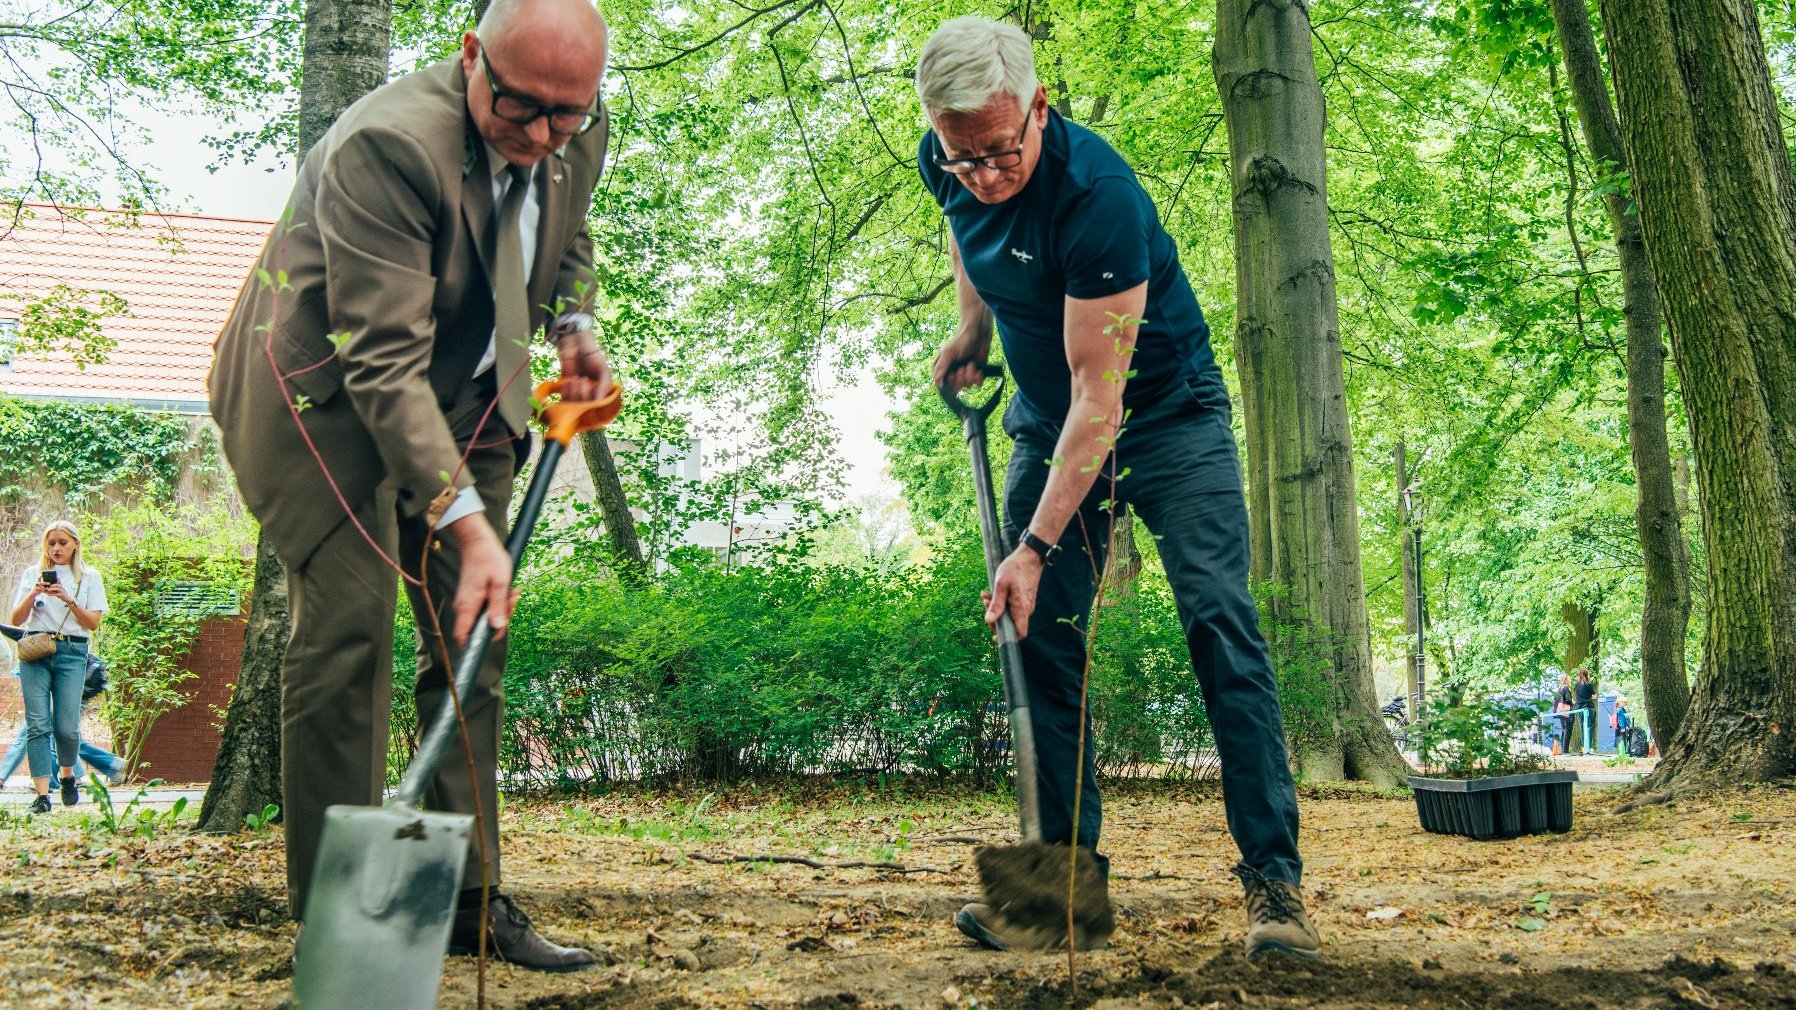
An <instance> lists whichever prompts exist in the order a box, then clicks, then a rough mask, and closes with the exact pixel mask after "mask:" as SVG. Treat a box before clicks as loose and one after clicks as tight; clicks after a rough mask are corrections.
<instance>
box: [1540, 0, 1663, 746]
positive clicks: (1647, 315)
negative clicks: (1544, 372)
mask: <svg viewBox="0 0 1796 1010" xmlns="http://www.w3.org/2000/svg"><path fill="white" fill-rule="evenodd" d="M1553 20H1554V22H1555V23H1556V24H1557V25H1558V29H1559V47H1560V50H1561V52H1562V53H1563V54H1564V56H1565V69H1566V79H1567V80H1568V81H1569V82H1570V85H1571V94H1572V102H1573V104H1575V105H1576V106H1577V109H1578V120H1579V121H1580V122H1581V123H1582V124H1583V125H1584V140H1585V143H1586V145H1588V146H1589V148H1590V158H1591V161H1593V162H1595V163H1596V164H1597V165H1598V166H1602V169H1603V170H1604V171H1612V172H1619V171H1621V170H1622V167H1623V166H1624V165H1626V163H1627V157H1626V154H1625V149H1624V146H1623V144H1622V139H1621V124H1620V123H1618V122H1616V120H1615V108H1614V106H1613V105H1611V104H1610V102H1609V87H1608V84H1607V82H1606V81H1605V79H1604V77H1603V63H1602V57H1601V56H1600V55H1598V53H1597V48H1596V36H1595V35H1594V33H1593V32H1592V31H1591V28H1590V11H1589V9H1588V8H1586V7H1585V6H1584V3H1583V0H1553ZM1603 200H1604V204H1605V206H1606V207H1607V209H1608V211H1609V224H1610V227H1612V228H1613V229H1614V230H1615V248H1616V252H1617V254H1618V256H1619V259H1620V263H1621V285H1622V315H1623V318H1624V319H1625V320H1626V323H1627V334H1628V447H1629V448H1630V449H1631V450H1632V451H1633V455H1634V487H1635V498H1634V524H1635V526H1636V527H1637V528H1638V530H1639V532H1640V553H1641V557H1642V560H1643V561H1644V562H1645V565H1646V600H1645V603H1644V605H1643V606H1642V608H1641V612H1640V679H1641V688H1642V691H1643V693H1644V694H1645V697H1644V699H1643V700H1644V701H1645V703H1646V717H1647V724H1648V725H1650V726H1651V727H1652V730H1653V732H1654V733H1655V734H1657V735H1658V736H1659V737H1660V738H1662V739H1670V738H1671V737H1673V736H1676V735H1677V730H1678V727H1679V726H1680V725H1682V723H1683V721H1684V710H1685V709H1686V708H1687V707H1689V704H1690V678H1689V675H1688V674H1687V673H1686V672H1685V669H1684V637H1685V635H1687V634H1688V631H1689V626H1690V550H1689V547H1688V546H1687V545H1686V544H1685V543H1684V526H1683V522H1682V520H1681V518H1680V516H1679V510H1678V505H1677V493H1676V490H1675V488H1676V479H1675V475H1674V471H1673V470H1672V466H1671V443H1670V439H1669V438H1668V437H1667V435H1666V431H1665V344H1664V342H1663V341H1662V340H1661V339H1660V311H1659V292H1658V290H1657V289H1656V288H1655V287H1654V286H1653V269H1652V263H1651V261H1650V260H1648V259H1647V255H1646V241H1645V239H1644V238H1642V237H1641V234H1640V218H1639V217H1638V216H1637V215H1635V214H1632V213H1630V212H1629V208H1628V195H1627V193H1626V191H1625V190H1623V189H1621V188H1618V187H1610V188H1608V189H1606V190H1605V196H1604V198H1603Z"/></svg>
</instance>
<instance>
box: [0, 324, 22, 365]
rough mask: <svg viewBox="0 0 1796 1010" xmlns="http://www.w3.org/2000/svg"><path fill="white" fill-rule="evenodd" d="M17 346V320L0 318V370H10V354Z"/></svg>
mask: <svg viewBox="0 0 1796 1010" xmlns="http://www.w3.org/2000/svg"><path fill="white" fill-rule="evenodd" d="M18 346H19V321H18V320H17V319H0V372H10V371H12V355H13V351H15V350H17V349H18Z"/></svg>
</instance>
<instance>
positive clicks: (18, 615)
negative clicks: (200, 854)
mask: <svg viewBox="0 0 1796 1010" xmlns="http://www.w3.org/2000/svg"><path fill="white" fill-rule="evenodd" d="M105 614H106V588H105V586H104V584H103V583H102V582H101V580H100V573H99V572H96V571H94V570H93V569H91V568H88V567H87V566H86V565H84V564H82V563H81V536H80V533H79V532H78V531H77V530H76V529H75V524H74V523H71V522H69V521H68V520H66V519H58V520H55V521H54V522H52V523H50V525H48V526H46V527H44V536H43V556H42V557H41V558H40V559H39V563H38V564H37V565H36V566H34V567H31V568H28V569H26V570H25V571H24V573H23V574H21V575H20V576H19V585H18V588H17V590H15V591H14V593H13V603H12V619H11V623H13V624H16V625H18V626H19V627H21V628H23V629H24V631H25V632H26V633H27V634H34V633H37V632H43V633H46V634H48V635H50V636H51V637H52V638H54V639H55V641H56V651H55V652H53V653H51V654H49V655H46V656H44V657H43V658H41V659H38V660H36V661H34V662H21V663H20V664H19V686H20V688H21V689H22V690H23V693H24V696H25V754H26V759H27V760H28V761H29V762H30V763H31V783H32V785H33V786H34V787H35V788H36V790H37V799H36V800H34V801H32V804H31V812H32V813H34V814H47V813H49V812H50V772H51V769H52V768H53V767H59V777H60V779H61V785H62V805H63V806H65V807H70V806H74V805H75V803H76V801H78V800H79V799H80V794H79V792H78V791H77V789H76V787H75V768H74V765H75V756H76V752H77V750H78V749H79V748H80V746H81V688H82V685H83V684H84V683H85V682H86V680H87V646H88V637H89V636H90V635H91V634H92V633H93V631H94V629H95V628H98V627H99V626H100V619H101V618H102V617H104V616H105ZM52 738H54V739H55V741H56V754H55V759H54V764H53V763H52V757H51V754H50V741H51V739H52Z"/></svg>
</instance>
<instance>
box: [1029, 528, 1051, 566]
mask: <svg viewBox="0 0 1796 1010" xmlns="http://www.w3.org/2000/svg"><path fill="white" fill-rule="evenodd" d="M1023 546H1024V547H1027V548H1029V549H1030V550H1032V551H1034V552H1035V553H1037V554H1039V555H1041V563H1042V564H1044V565H1051V564H1053V563H1054V559H1055V558H1057V557H1059V556H1060V545H1059V544H1051V543H1048V542H1047V541H1046V540H1043V539H1042V538H1041V537H1038V536H1036V535H1035V531H1034V530H1031V529H1024V530H1023Z"/></svg>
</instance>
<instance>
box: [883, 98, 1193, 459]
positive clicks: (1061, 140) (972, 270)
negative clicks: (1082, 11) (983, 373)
mask: <svg viewBox="0 0 1796 1010" xmlns="http://www.w3.org/2000/svg"><path fill="white" fill-rule="evenodd" d="M941 153H942V149H941V144H940V142H939V141H938V140H937V139H936V136H935V131H934V130H930V131H928V132H927V133H925V134H924V135H923V141H922V143H921V144H919V145H918V149H917V169H918V171H919V172H921V173H922V176H923V183H924V185H926V186H928V187H929V191H930V193H932V194H933V195H934V196H935V199H936V202H937V203H938V204H940V205H941V207H942V212H943V213H944V214H946V215H947V217H948V225H949V227H950V228H952V229H953V231H954V239H955V242H956V243H957V244H958V245H959V246H960V257H961V263H962V265H963V266H964V267H965V269H966V272H967V277H968V278H969V279H970V280H971V281H972V282H973V287H974V289H975V290H977V291H978V292H979V297H980V298H982V299H984V300H985V304H986V305H987V306H989V307H990V308H991V310H992V315H993V316H995V317H996V319H997V323H998V336H999V339H1001V340H1002V341H1003V344H1004V358H1005V361H1006V362H1007V363H1008V364H1009V366H1010V371H1011V374H1012V375H1013V376H1015V379H1016V389H1017V395H1018V396H1019V397H1021V398H1022V399H1023V400H1024V401H1026V402H1027V405H1028V406H1029V407H1030V408H1033V410H1034V411H1035V412H1036V413H1037V414H1039V415H1040V416H1041V419H1042V420H1044V421H1048V422H1050V423H1052V424H1055V425H1059V424H1060V423H1061V422H1063V421H1064V420H1065V419H1066V415H1067V411H1068V410H1070V409H1071V407H1072V379H1073V377H1072V369H1070V368H1069V367H1068V366H1067V363H1066V332H1065V327H1066V299H1067V298H1069V297H1070V298H1081V299H1086V298H1103V297H1105V296H1107V295H1114V294H1117V293H1118V292H1122V291H1127V290H1128V289H1130V288H1132V287H1135V286H1136V285H1138V284H1140V283H1141V282H1143V281H1146V282H1147V308H1146V310H1145V311H1144V313H1143V315H1144V317H1145V318H1146V320H1147V322H1145V323H1143V324H1142V326H1141V329H1140V333H1139V335H1138V337H1137V339H1136V343H1135V348H1136V349H1135V354H1134V356H1133V358H1132V359H1131V361H1130V366H1131V367H1132V368H1134V370H1135V373H1136V374H1135V377H1134V378H1132V379H1130V380H1129V382H1128V384H1127V385H1126V386H1124V387H1123V403H1124V405H1125V406H1128V407H1130V408H1135V407H1140V406H1143V405H1145V404H1149V403H1153V402H1154V401H1155V400H1158V399H1159V398H1160V397H1162V396H1164V395H1166V394H1167V393H1168V392H1170V391H1172V390H1174V389H1176V388H1177V387H1178V386H1179V385H1180V384H1187V385H1189V387H1190V389H1191V391H1192V393H1194V394H1195V395H1196V396H1197V398H1198V400H1199V402H1201V403H1203V404H1204V405H1205V406H1215V407H1224V408H1226V407H1227V405H1228V387H1227V386H1226V385H1224V384H1223V381H1222V372H1221V371H1220V370H1219V369H1217V367H1216V359H1215V356H1214V355H1213V354H1212V353H1211V351H1210V327H1209V326H1208V324H1206V323H1205V322H1204V314H1203V310H1202V309H1200V308H1199V307H1198V304H1197V296H1196V295H1194V294H1192V292H1191V285H1190V284H1189V283H1188V282H1187V281H1186V280H1185V271H1184V270H1183V269H1182V268H1181V267H1180V266H1179V252H1178V249H1177V248H1176V247H1174V245H1173V242H1172V236H1170V235H1168V234H1167V233H1166V229H1165V228H1162V227H1161V226H1160V216H1159V214H1158V212H1156V211H1155V209H1154V202H1153V200H1152V199H1151V198H1150V197H1149V196H1148V195H1147V191H1146V190H1145V189H1142V188H1141V183H1140V182H1138V181H1137V180H1136V178H1135V173H1134V171H1133V170H1132V169H1130V168H1129V166H1128V163H1127V162H1125V161H1123V160H1122V156H1121V155H1118V154H1117V153H1116V151H1115V149H1114V148H1112V147H1111V146H1110V145H1109V144H1108V143H1106V142H1105V141H1104V140H1103V138H1101V137H1099V136H1098V135H1097V134H1095V133H1093V132H1091V131H1090V130H1087V129H1086V128H1084V127H1083V126H1079V125H1078V124H1076V123H1069V122H1067V121H1066V120H1065V119H1064V118H1062V117H1061V115H1060V114H1059V113H1057V112H1054V111H1052V110H1049V112H1048V123H1047V126H1046V127H1044V128H1043V130H1042V152H1041V159H1040V160H1039V161H1038V162H1037V163H1036V166H1035V172H1034V174H1033V175H1031V176H1030V177H1029V183H1028V185H1026V186H1024V187H1023V189H1022V191H1021V192H1019V193H1017V195H1015V196H1013V197H1011V198H1010V199H1009V200H1006V201H1004V202H1003V203H1001V204H995V205H987V204H983V203H980V202H979V199H978V198H977V197H975V196H974V195H973V194H972V192H970V191H969V190H968V189H967V188H966V187H965V186H962V185H961V184H960V182H959V181H958V180H957V179H955V178H954V177H953V176H952V175H949V174H948V173H947V172H944V171H942V170H941V169H939V168H937V167H936V166H935V161H934V159H935V157H937V156H938V155H940V154H941Z"/></svg>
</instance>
